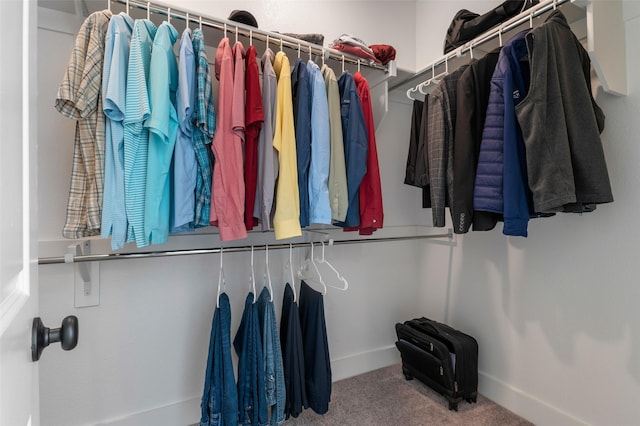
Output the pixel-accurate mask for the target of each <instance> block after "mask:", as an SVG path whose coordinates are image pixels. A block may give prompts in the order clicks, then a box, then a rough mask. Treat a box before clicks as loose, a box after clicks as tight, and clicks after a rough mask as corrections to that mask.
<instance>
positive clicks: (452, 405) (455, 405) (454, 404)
mask: <svg viewBox="0 0 640 426" xmlns="http://www.w3.org/2000/svg"><path fill="white" fill-rule="evenodd" d="M449 410H455V411H458V403H457V402H453V401H449Z"/></svg>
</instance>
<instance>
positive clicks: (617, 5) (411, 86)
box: [389, 0, 627, 97]
mask: <svg viewBox="0 0 640 426" xmlns="http://www.w3.org/2000/svg"><path fill="white" fill-rule="evenodd" d="M556 8H561V10H562V12H563V13H564V14H565V16H566V17H567V19H568V21H569V22H570V23H576V22H579V21H582V20H584V21H586V22H585V23H586V34H585V36H586V39H587V43H586V46H585V47H586V49H587V52H588V53H589V57H590V58H591V63H592V64H593V67H594V69H595V71H596V74H597V76H598V79H599V80H600V83H601V84H602V88H603V89H604V91H605V92H608V93H611V94H614V95H627V75H626V69H627V66H626V46H625V31H624V22H623V19H622V1H621V0H611V1H602V0H542V1H540V3H538V4H537V5H535V6H533V7H531V8H530V9H527V10H526V11H524V12H523V13H521V14H519V15H516V16H514V17H513V18H511V19H509V20H508V21H506V22H504V23H502V24H501V25H500V26H498V27H497V28H493V29H491V30H489V31H487V32H485V33H484V34H481V35H479V36H478V37H476V38H474V39H473V40H471V41H469V42H467V43H465V44H464V45H462V46H460V47H458V48H457V49H455V50H452V51H451V52H449V53H447V54H445V55H443V56H441V57H439V58H437V59H436V60H435V61H433V62H432V63H430V64H429V65H427V66H426V67H424V68H421V69H420V70H418V71H416V72H414V73H413V74H410V75H409V76H407V77H405V78H404V79H402V80H401V81H397V80H396V82H394V84H393V85H391V87H390V88H389V90H391V91H394V90H403V91H406V93H407V96H408V97H411V96H410V95H411V94H412V93H419V92H418V89H419V88H424V87H426V86H428V85H429V83H430V82H432V81H434V80H437V79H439V78H440V77H442V76H444V75H446V74H447V73H449V72H451V71H452V70H455V69H457V68H459V67H460V66H462V65H463V64H466V63H468V62H469V61H470V60H471V59H472V58H473V57H481V56H484V54H486V53H487V52H489V51H491V50H493V49H494V48H496V47H498V46H501V45H502V43H503V41H506V40H508V39H509V38H510V37H511V36H512V35H514V34H515V33H516V32H518V31H520V30H522V29H524V28H526V27H527V26H529V27H534V26H535V25H536V24H537V23H538V22H539V21H540V20H541V19H543V18H545V17H546V16H547V14H548V13H550V12H551V11H553V10H554V9H556ZM534 22H536V23H535V24H534Z"/></svg>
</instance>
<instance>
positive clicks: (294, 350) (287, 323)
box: [280, 284, 309, 419]
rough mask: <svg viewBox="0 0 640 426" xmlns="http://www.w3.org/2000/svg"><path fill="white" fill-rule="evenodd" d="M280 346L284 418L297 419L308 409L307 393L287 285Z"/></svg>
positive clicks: (297, 322) (294, 309) (296, 322)
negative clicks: (282, 371) (282, 369)
mask: <svg viewBox="0 0 640 426" xmlns="http://www.w3.org/2000/svg"><path fill="white" fill-rule="evenodd" d="M280 344H281V347H282V364H283V367H284V382H285V394H286V399H285V406H284V415H285V418H287V419H288V418H289V416H293V417H298V415H299V414H300V413H301V412H302V410H303V409H304V407H308V406H309V404H308V403H307V391H306V390H305V384H304V378H305V375H304V355H303V352H302V331H301V330H300V314H299V312H298V304H297V303H296V302H294V301H293V290H292V289H291V286H290V285H289V284H287V285H286V286H285V289H284V297H283V300H282V318H281V319H280Z"/></svg>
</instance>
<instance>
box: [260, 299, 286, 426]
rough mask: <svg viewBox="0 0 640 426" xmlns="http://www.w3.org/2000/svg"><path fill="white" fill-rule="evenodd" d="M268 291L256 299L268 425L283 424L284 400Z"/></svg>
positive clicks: (273, 319)
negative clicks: (268, 411)
mask: <svg viewBox="0 0 640 426" xmlns="http://www.w3.org/2000/svg"><path fill="white" fill-rule="evenodd" d="M270 299H271V295H270V293H269V290H268V289H267V288H266V287H265V288H263V289H262V292H261V293H260V297H258V302H257V304H258V320H259V322H260V330H261V332H262V352H263V354H262V355H263V359H264V383H265V391H266V398H267V405H269V406H271V418H270V419H269V424H270V425H271V426H276V425H279V424H282V423H284V403H285V399H286V395H285V385H284V368H283V366H282V350H281V348H280V337H279V336H278V323H277V321H276V313H275V311H274V309H273V302H271V300H270Z"/></svg>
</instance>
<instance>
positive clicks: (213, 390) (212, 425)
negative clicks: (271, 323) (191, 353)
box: [200, 293, 238, 426]
mask: <svg viewBox="0 0 640 426" xmlns="http://www.w3.org/2000/svg"><path fill="white" fill-rule="evenodd" d="M219 304H220V307H218V308H216V310H215V312H214V314H213V321H212V324H211V337H210V340H209V356H208V358H207V368H206V375H205V381H204V392H203V394H202V403H201V410H202V413H201V417H200V426H227V425H229V426H236V425H237V424H238V407H237V400H238V394H237V392H236V386H235V376H234V373H233V363H232V360H231V332H230V328H231V306H230V305H229V297H228V296H227V295H226V294H225V293H222V294H221V295H220V300H219Z"/></svg>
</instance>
